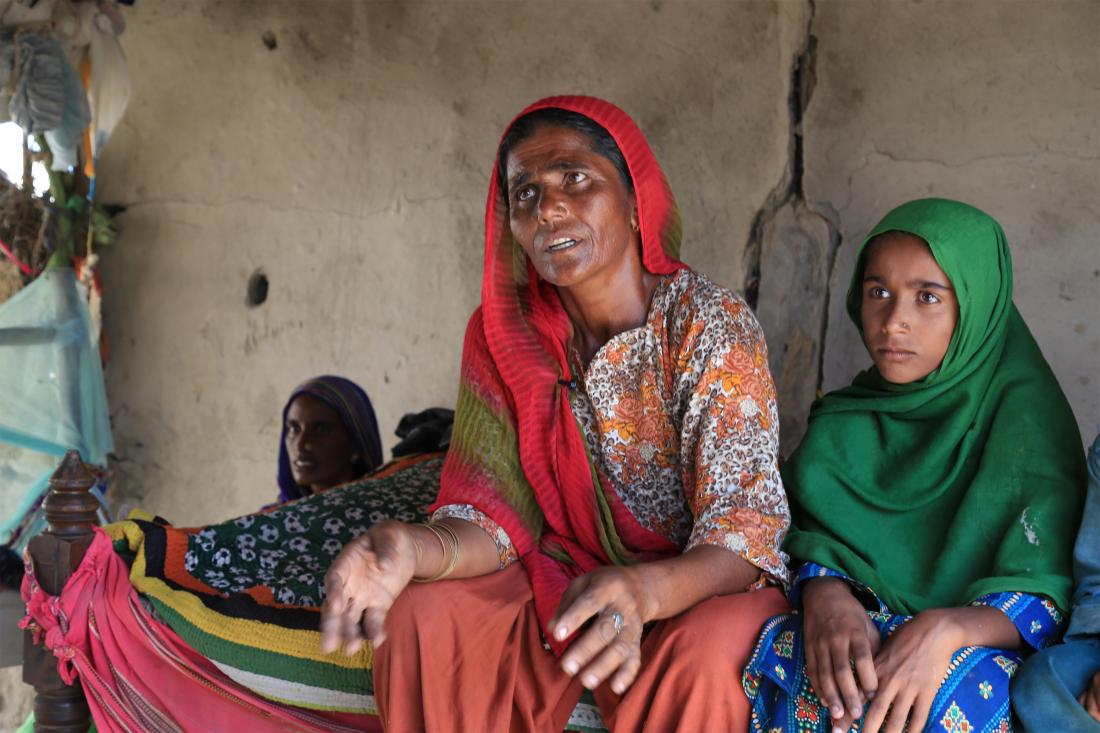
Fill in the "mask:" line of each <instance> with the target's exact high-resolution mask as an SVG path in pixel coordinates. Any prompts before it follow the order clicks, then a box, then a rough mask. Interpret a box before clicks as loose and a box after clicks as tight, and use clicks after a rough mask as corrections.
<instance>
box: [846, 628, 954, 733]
mask: <svg viewBox="0 0 1100 733" xmlns="http://www.w3.org/2000/svg"><path fill="white" fill-rule="evenodd" d="M954 610H955V609H932V610H929V611H924V612H923V613H918V614H917V615H916V616H914V617H913V618H912V619H911V620H909V621H907V622H905V624H904V625H903V626H902V627H901V628H899V629H898V630H897V631H895V632H894V633H893V634H892V635H891V636H890V638H889V639H887V640H886V643H885V644H884V645H883V647H882V651H881V652H879V654H878V655H876V657H875V669H876V670H877V671H878V678H879V689H878V693H877V694H876V695H875V698H874V700H873V701H872V702H871V704H870V706H868V708H867V717H866V718H864V721H863V729H862V730H863V731H866V733H878V732H879V731H884V732H885V733H902V731H903V730H924V724H925V722H926V721H927V720H928V711H929V710H931V708H932V702H933V701H934V700H935V698H936V693H937V692H938V691H939V689H940V684H941V683H942V682H943V679H944V677H945V676H946V675H947V666H948V665H949V664H950V663H951V657H952V655H954V653H955V651H956V650H957V649H959V647H961V646H963V638H964V634H963V632H962V629H961V628H959V625H958V624H957V623H956V619H955V618H954V614H953V611H954ZM907 721H908V722H907Z"/></svg>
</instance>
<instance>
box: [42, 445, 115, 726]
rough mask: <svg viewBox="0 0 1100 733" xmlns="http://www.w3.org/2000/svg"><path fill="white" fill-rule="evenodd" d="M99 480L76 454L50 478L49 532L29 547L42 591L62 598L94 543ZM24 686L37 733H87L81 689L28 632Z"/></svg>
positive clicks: (88, 715) (88, 722)
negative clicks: (32, 692) (95, 493)
mask: <svg viewBox="0 0 1100 733" xmlns="http://www.w3.org/2000/svg"><path fill="white" fill-rule="evenodd" d="M93 484H95V476H93V475H92V472H91V471H90V470H88V467H87V466H85V465H84V462H83V461H82V460H80V454H79V453H77V452H76V451H74V450H72V451H69V452H68V453H66V454H65V457H64V458H63V459H62V460H61V465H59V466H58V467H57V470H56V471H54V474H53V476H51V477H50V490H49V493H48V494H47V495H46V499H45V501H44V503H43V507H44V510H45V515H46V522H47V523H48V526H47V528H46V531H44V532H43V533H42V534H40V535H38V536H36V537H33V538H31V541H30V543H29V544H28V546H27V552H28V553H29V554H30V557H31V563H32V565H33V567H34V574H35V577H36V578H37V579H38V582H39V584H40V585H41V586H42V588H43V590H45V591H46V592H47V593H49V594H51V595H57V594H58V593H60V591H61V589H62V587H64V585H65V582H66V581H67V580H68V579H69V577H70V576H71V575H72V574H73V571H75V570H76V568H77V567H78V566H79V565H80V561H81V560H82V559H83V558H84V553H85V552H87V550H88V546H89V545H91V543H92V536H93V533H92V528H93V527H94V526H95V525H96V512H97V510H98V509H99V502H98V501H97V500H96V498H95V496H93V495H92V493H91V488H92V485H93ZM23 681H24V682H26V683H27V684H29V685H31V686H33V687H34V690H35V696H34V719H35V723H34V729H35V731H36V733H87V731H88V726H89V725H91V713H90V711H89V710H88V703H87V701H86V700H85V699H84V689H83V688H82V687H81V686H80V685H79V684H73V685H67V684H65V683H64V682H62V681H61V676H60V675H59V674H58V672H57V659H56V658H55V657H54V655H53V653H52V652H50V651H49V650H48V649H46V647H45V645H44V644H39V645H36V644H35V643H34V641H33V638H32V631H31V630H30V629H28V630H27V631H24V632H23Z"/></svg>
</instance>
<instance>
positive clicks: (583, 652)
mask: <svg viewBox="0 0 1100 733" xmlns="http://www.w3.org/2000/svg"><path fill="white" fill-rule="evenodd" d="M651 606H652V604H651V603H650V599H649V597H648V595H647V589H646V586H645V583H644V582H643V580H642V577H641V575H640V574H639V573H638V571H637V569H636V568H622V567H607V568H600V569H599V570H595V571H593V572H591V573H588V574H587V575H582V576H581V577H579V578H577V579H576V580H574V581H573V582H572V583H570V584H569V587H568V588H567V589H566V591H565V595H564V596H562V601H561V605H560V606H559V607H558V612H557V614H556V615H555V616H554V618H553V619H551V621H550V628H551V629H552V630H553V634H554V636H555V638H557V639H558V640H563V639H566V638H568V637H569V635H570V634H572V633H573V632H574V631H576V630H578V629H580V627H581V626H583V625H584V624H585V623H587V622H588V621H589V619H592V620H593V621H592V624H591V625H590V626H589V627H588V629H587V630H586V631H585V632H584V633H583V634H581V636H580V637H579V638H578V639H577V640H576V641H574V642H573V643H572V644H571V645H570V646H569V649H567V650H566V652H565V654H564V655H563V656H562V659H561V666H562V669H564V670H565V671H566V672H567V673H569V674H570V675H576V674H578V673H580V675H581V684H583V685H584V686H585V687H587V688H588V689H590V690H593V689H595V688H596V687H599V686H600V685H601V684H603V682H604V681H605V680H607V679H610V680H611V690H612V691H613V692H615V693H616V694H619V695H621V694H622V693H624V692H626V689H627V688H628V687H630V685H631V683H633V682H634V678H635V677H637V675H638V670H639V669H640V668H641V663H642V651H641V642H642V628H643V627H644V625H645V623H646V622H647V621H649V620H651V619H650V617H649V616H648V615H647V613H648V612H649V611H650V607H651ZM616 614H618V616H617V617H616Z"/></svg>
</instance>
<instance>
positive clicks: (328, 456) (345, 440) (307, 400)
mask: <svg viewBox="0 0 1100 733" xmlns="http://www.w3.org/2000/svg"><path fill="white" fill-rule="evenodd" d="M285 444H286V452H287V457H288V458H289V459H290V472H291V473H292V474H293V476H294V482H295V483H297V484H300V485H302V486H308V487H310V488H311V489H312V490H313V491H314V492H318V491H324V490H325V489H329V488H332V487H333V486H337V485H339V484H342V483H346V482H348V481H351V480H352V479H355V478H358V477H357V476H356V475H355V473H356V471H355V464H356V462H357V461H358V460H359V456H358V455H357V454H356V453H355V446H354V445H353V444H352V442H351V437H350V436H349V435H348V431H347V429H346V428H345V427H344V423H343V422H342V421H341V420H340V415H339V414H338V413H337V412H336V410H334V409H332V408H331V407H329V406H328V405H327V404H325V403H324V402H322V401H321V400H319V399H317V398H316V397H311V396H309V395H305V394H303V395H298V396H297V397H295V398H294V401H293V402H291V403H290V408H289V409H288V410H287V412H286V439H285Z"/></svg>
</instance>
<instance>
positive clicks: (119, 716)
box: [20, 528, 381, 733]
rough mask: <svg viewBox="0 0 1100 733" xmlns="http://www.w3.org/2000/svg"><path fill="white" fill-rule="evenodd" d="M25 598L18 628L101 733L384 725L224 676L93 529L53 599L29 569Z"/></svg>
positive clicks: (254, 732)
mask: <svg viewBox="0 0 1100 733" xmlns="http://www.w3.org/2000/svg"><path fill="white" fill-rule="evenodd" d="M23 600H24V601H25V602H26V604H27V614H28V615H27V618H25V619H24V620H23V622H22V623H21V624H20V626H21V627H23V628H27V627H30V628H32V629H34V630H35V632H36V637H37V638H38V639H39V640H41V639H44V640H45V643H46V646H47V647H48V648H49V649H50V650H51V651H53V653H54V655H55V656H56V657H57V659H58V662H57V666H58V671H59V672H60V673H61V678H62V679H63V680H64V681H65V682H67V683H69V684H72V683H73V682H74V681H75V680H76V679H77V678H78V677H79V679H80V682H81V684H82V685H83V687H84V694H85V697H86V698H87V699H88V707H89V708H90V709H91V711H92V717H93V719H94V720H95V724H96V726H97V727H98V729H99V730H100V731H102V732H103V733H116V732H118V733H122V732H126V733H129V732H130V731H133V732H134V733H143V732H145V731H149V732H152V733H159V732H160V731H204V732H205V731H230V730H240V731H249V733H265V732H266V731H271V732H272V733H274V732H275V731H280V732H281V733H285V731H288V730H293V731H311V732H312V731H341V732H342V731H348V733H351V731H361V730H381V729H380V727H379V725H378V722H377V718H374V717H372V716H366V715H349V714H332V715H329V714H325V715H324V717H322V716H320V715H318V714H315V713H312V712H309V711H304V710H301V709H298V708H291V707H288V706H285V705H279V704H277V703H273V702H271V701H269V700H265V699H264V698H261V697H259V696H258V695H256V694H255V693H253V692H250V691H249V690H247V689H245V688H243V687H241V686H240V685H238V684H237V683H235V682H233V681H232V680H230V679H229V678H227V677H226V676H225V675H224V674H222V673H221V672H220V671H219V670H218V669H217V667H215V666H214V664H213V663H212V662H210V661H209V660H208V659H206V658H205V657H203V656H202V655H200V654H199V653H198V652H196V651H195V650H194V649H192V648H191V647H189V646H188V645H187V644H186V643H184V642H183V641H182V640H181V639H180V638H179V637H178V636H177V635H176V634H175V632H173V631H172V630H171V629H169V628H168V627H167V626H165V625H164V624H162V623H160V622H159V621H157V620H156V619H154V618H153V617H152V615H151V614H150V613H149V612H148V611H147V610H146V609H145V607H144V606H143V605H142V603H141V601H140V599H139V598H138V594H137V592H136V591H135V590H134V589H133V587H132V586H131V585H130V579H129V571H128V569H127V567H126V564H125V563H124V562H123V561H122V559H121V558H119V557H118V555H116V554H115V552H114V550H113V549H112V546H111V540H110V538H109V537H108V536H107V534H105V533H104V532H103V531H102V530H100V529H98V528H97V529H96V531H95V538H94V539H93V541H92V544H91V547H89V548H88V552H87V554H86V555H85V556H84V560H83V561H82V562H81V563H80V567H78V568H77V570H76V572H75V573H74V574H73V576H72V577H71V578H70V579H69V581H68V582H67V583H66V584H65V587H64V589H62V592H61V595H60V596H51V595H48V594H47V593H46V592H45V591H43V590H42V588H41V586H39V585H38V583H37V582H36V580H35V578H34V575H33V574H32V573H31V572H30V571H29V568H28V573H27V575H26V577H25V578H24V579H23Z"/></svg>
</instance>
